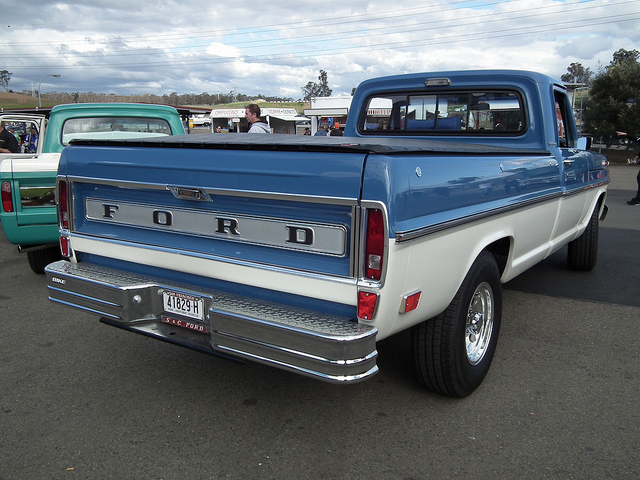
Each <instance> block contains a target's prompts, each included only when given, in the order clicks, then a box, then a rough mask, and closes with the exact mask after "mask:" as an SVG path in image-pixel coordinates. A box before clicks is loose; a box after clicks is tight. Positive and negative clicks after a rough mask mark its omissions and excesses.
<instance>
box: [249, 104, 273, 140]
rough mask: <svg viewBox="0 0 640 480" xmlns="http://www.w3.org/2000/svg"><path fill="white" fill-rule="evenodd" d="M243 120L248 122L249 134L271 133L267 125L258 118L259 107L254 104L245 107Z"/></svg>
mask: <svg viewBox="0 0 640 480" xmlns="http://www.w3.org/2000/svg"><path fill="white" fill-rule="evenodd" d="M244 118H246V119H247V122H249V133H271V128H269V125H268V124H267V123H265V122H263V121H262V119H261V118H260V106H259V105H256V104H255V103H251V104H249V105H247V106H246V107H245V109H244Z"/></svg>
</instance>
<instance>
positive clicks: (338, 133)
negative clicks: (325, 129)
mask: <svg viewBox="0 0 640 480" xmlns="http://www.w3.org/2000/svg"><path fill="white" fill-rule="evenodd" d="M329 136H330V137H342V136H344V135H343V133H342V130H340V124H339V123H338V122H336V123H335V125H334V126H333V129H332V130H331V133H329Z"/></svg>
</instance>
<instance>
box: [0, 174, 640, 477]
mask: <svg viewBox="0 0 640 480" xmlns="http://www.w3.org/2000/svg"><path fill="white" fill-rule="evenodd" d="M637 168H638V167H637V166H636V167H632V166H614V167H612V169H611V177H612V183H611V186H610V189H609V198H608V202H607V203H608V205H609V215H608V217H607V219H606V220H605V221H604V222H602V223H601V226H600V249H599V261H598V265H597V266H596V268H595V269H594V270H593V271H592V272H588V273H584V272H583V273H578V272H572V271H570V270H568V269H567V267H566V262H565V257H566V250H565V249H563V250H561V251H559V252H557V253H556V254H554V255H553V256H551V257H550V258H548V259H547V260H545V261H544V262H542V263H540V264H539V265H537V266H536V267H534V268H532V269H531V270H529V271H528V272H526V273H524V274H522V275H521V276H520V277H518V278H516V279H515V280H513V281H511V282H509V283H508V284H507V285H505V292H504V311H503V323H502V330H501V336H500V341H499V342H498V348H497V351H496V356H495V359H494V362H493V365H492V367H491V370H490V371H489V375H488V376H487V378H486V380H485V382H484V383H483V384H482V385H481V386H480V388H479V389H478V390H477V391H476V392H475V393H474V394H473V395H471V396H470V397H467V398H465V399H449V398H443V397H439V396H437V395H434V394H431V393H429V392H427V391H425V390H423V389H422V388H421V387H420V386H419V385H418V382H417V380H416V377H415V374H414V370H413V365H412V360H411V355H410V352H409V351H408V348H407V346H408V338H407V335H406V334H399V335H397V336H395V337H392V338H389V339H387V340H384V341H382V342H380V344H379V366H380V373H379V374H378V375H377V376H375V377H373V378H372V379H371V380H369V381H367V382H364V383H360V384H356V385H348V386H339V385H330V384H325V383H321V382H318V381H316V380H312V379H308V378H304V377H300V376H297V375H294V374H290V373H287V372H284V371H279V370H276V369H273V368H270V367H266V366H262V365H258V364H253V363H246V364H241V363H234V362H229V361H225V360H222V359H219V358H215V357H210V356H207V355H203V354H200V353H196V352H192V351H190V350H186V349H183V348H180V347H176V346H173V345H168V344H165V343H163V342H158V341H156V340H152V339H149V338H145V337H142V336H137V335H133V334H131V333H128V332H124V331H121V330H119V329H115V328H111V327H108V326H106V325H103V324H101V323H99V321H98V320H97V319H96V318H95V317H93V316H91V315H88V314H86V313H83V312H79V311H75V310H71V309H68V308H64V307H62V306H59V305H55V304H52V303H50V302H49V301H48V300H47V292H46V282H45V278H44V276H38V275H35V274H33V273H32V272H31V270H30V269H29V267H28V264H27V259H26V257H25V256H23V255H20V254H18V253H17V251H16V249H15V247H14V246H12V245H10V244H9V243H8V242H7V241H6V239H5V238H4V236H3V235H2V234H1V232H0V271H1V272H2V275H1V277H0V278H1V280H0V286H1V288H0V315H1V317H0V329H1V330H0V332H1V333H0V404H1V406H2V410H1V412H0V479H1V480H14V479H16V480H17V479H20V480H21V479H29V480H31V479H119V480H120V479H165V480H169V479H212V478H215V479H218V478H221V479H222V478H230V479H403V480H409V479H416V480H418V479H429V478H431V479H458V478H460V479H466V478H473V479H491V480H503V479H504V480H507V479H509V480H511V479H514V478H518V479H546V478H549V479H631V478H639V477H640V456H639V455H638V453H637V444H638V438H639V437H638V435H639V434H638V432H639V427H640V413H639V411H640V409H638V407H637V404H638V394H639V388H638V387H639V383H638V365H639V355H638V353H639V347H638V345H639V342H638V338H640V288H639V283H640V282H639V277H638V270H639V269H640V258H639V256H638V254H639V252H640V248H639V247H640V206H635V207H633V206H629V205H627V204H626V201H627V200H628V199H630V198H631V197H632V196H633V194H634V193H635V189H636V183H635V176H636V174H637Z"/></svg>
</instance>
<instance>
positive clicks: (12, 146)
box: [0, 122, 20, 153]
mask: <svg viewBox="0 0 640 480" xmlns="http://www.w3.org/2000/svg"><path fill="white" fill-rule="evenodd" d="M0 153H20V145H19V144H18V140H16V137H15V136H14V135H12V134H11V133H10V132H9V131H8V130H6V129H5V128H4V123H3V122H0Z"/></svg>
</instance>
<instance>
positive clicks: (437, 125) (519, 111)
mask: <svg viewBox="0 0 640 480" xmlns="http://www.w3.org/2000/svg"><path fill="white" fill-rule="evenodd" d="M524 111H525V109H524V105H523V103H522V100H521V97H520V96H519V95H518V94H517V93H514V92H486V91H468V92H453V93H450V92H446V93H429V94H415V95H411V94H409V95H407V94H403V95H388V96H376V97H373V98H370V99H369V102H368V104H367V110H366V115H364V116H363V117H362V119H361V124H360V131H361V133H364V134H377V135H380V134H385V135H429V134H432V135H435V134H437V135H455V134H458V135H460V134H465V135H467V134H469V135H494V136H495V135H514V134H520V133H522V132H524V129H525V128H526V121H525V117H524Z"/></svg>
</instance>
